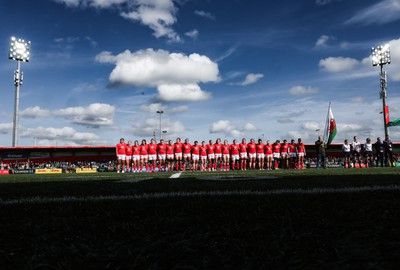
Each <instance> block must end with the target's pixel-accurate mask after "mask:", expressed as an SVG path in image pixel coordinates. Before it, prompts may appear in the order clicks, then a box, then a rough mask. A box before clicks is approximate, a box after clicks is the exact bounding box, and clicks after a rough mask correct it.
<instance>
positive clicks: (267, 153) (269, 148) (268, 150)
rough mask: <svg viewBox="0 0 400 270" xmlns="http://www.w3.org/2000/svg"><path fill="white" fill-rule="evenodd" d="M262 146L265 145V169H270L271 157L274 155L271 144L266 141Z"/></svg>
mask: <svg viewBox="0 0 400 270" xmlns="http://www.w3.org/2000/svg"><path fill="white" fill-rule="evenodd" d="M264 147H265V159H266V164H267V170H272V159H273V157H274V154H273V152H272V144H271V143H270V142H269V141H267V143H266V144H265V146H264Z"/></svg>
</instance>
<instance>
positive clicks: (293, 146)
mask: <svg viewBox="0 0 400 270" xmlns="http://www.w3.org/2000/svg"><path fill="white" fill-rule="evenodd" d="M289 153H297V149H296V144H295V143H291V144H289Z"/></svg>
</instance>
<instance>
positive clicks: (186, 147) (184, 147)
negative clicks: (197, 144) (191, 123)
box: [182, 143, 192, 154]
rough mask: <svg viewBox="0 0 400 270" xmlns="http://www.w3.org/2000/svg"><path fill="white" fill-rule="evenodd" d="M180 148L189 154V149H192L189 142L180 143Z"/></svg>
mask: <svg viewBox="0 0 400 270" xmlns="http://www.w3.org/2000/svg"><path fill="white" fill-rule="evenodd" d="M182 148H183V153H184V154H190V150H192V145H191V144H190V143H184V144H182Z"/></svg>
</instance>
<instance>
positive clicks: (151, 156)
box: [149, 155, 157, 160]
mask: <svg viewBox="0 0 400 270" xmlns="http://www.w3.org/2000/svg"><path fill="white" fill-rule="evenodd" d="M149 160H157V155H149Z"/></svg>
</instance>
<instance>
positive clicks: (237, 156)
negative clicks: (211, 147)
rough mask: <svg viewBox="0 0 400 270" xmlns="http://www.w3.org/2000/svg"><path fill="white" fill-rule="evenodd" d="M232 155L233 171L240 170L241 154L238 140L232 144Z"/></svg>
mask: <svg viewBox="0 0 400 270" xmlns="http://www.w3.org/2000/svg"><path fill="white" fill-rule="evenodd" d="M230 153H231V160H232V170H239V169H240V165H239V160H240V154H239V144H238V143H237V141H236V139H234V140H233V141H232V144H231V146H230Z"/></svg>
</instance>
